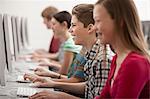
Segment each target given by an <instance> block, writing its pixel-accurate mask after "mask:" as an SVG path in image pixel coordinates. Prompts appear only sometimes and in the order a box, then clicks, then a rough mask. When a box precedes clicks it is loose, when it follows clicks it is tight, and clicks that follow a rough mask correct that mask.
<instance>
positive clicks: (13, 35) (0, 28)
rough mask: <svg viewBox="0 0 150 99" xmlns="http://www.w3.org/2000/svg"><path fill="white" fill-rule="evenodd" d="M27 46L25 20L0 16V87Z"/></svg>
mask: <svg viewBox="0 0 150 99" xmlns="http://www.w3.org/2000/svg"><path fill="white" fill-rule="evenodd" d="M28 45H29V37H28V28H27V18H24V17H16V16H10V15H8V14H0V50H1V51H0V64H1V65H0V85H1V86H5V85H6V77H5V76H6V75H5V72H6V71H7V72H12V62H13V61H16V60H17V57H18V55H19V54H20V53H21V51H22V50H23V49H25V48H26V47H27V46H28Z"/></svg>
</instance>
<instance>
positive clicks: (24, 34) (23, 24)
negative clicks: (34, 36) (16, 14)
mask: <svg viewBox="0 0 150 99" xmlns="http://www.w3.org/2000/svg"><path fill="white" fill-rule="evenodd" d="M21 38H22V44H23V46H24V48H26V47H27V46H29V36H28V22H27V18H24V17H22V18H21Z"/></svg>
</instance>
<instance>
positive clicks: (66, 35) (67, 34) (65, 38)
mask: <svg viewBox="0 0 150 99" xmlns="http://www.w3.org/2000/svg"><path fill="white" fill-rule="evenodd" d="M62 34H63V35H60V36H61V37H60V38H61V41H66V40H67V39H68V38H69V37H70V33H69V32H68V31H65V32H64V33H62Z"/></svg>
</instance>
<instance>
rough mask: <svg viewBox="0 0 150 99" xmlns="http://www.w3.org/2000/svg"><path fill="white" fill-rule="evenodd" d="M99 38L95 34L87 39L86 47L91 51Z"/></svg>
mask: <svg viewBox="0 0 150 99" xmlns="http://www.w3.org/2000/svg"><path fill="white" fill-rule="evenodd" d="M96 40H97V38H96V37H95V36H91V37H89V39H86V42H85V45H84V46H85V48H86V49H87V50H88V51H90V50H91V48H92V46H93V44H94V43H95V42H96Z"/></svg>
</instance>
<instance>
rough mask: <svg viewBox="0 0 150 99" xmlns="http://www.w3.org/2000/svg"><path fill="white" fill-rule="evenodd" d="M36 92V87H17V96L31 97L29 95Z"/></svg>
mask: <svg viewBox="0 0 150 99" xmlns="http://www.w3.org/2000/svg"><path fill="white" fill-rule="evenodd" d="M36 92H37V90H36V89H34V88H29V87H18V89H17V96H20V97H29V96H32V95H34V94H35V93H36Z"/></svg>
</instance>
